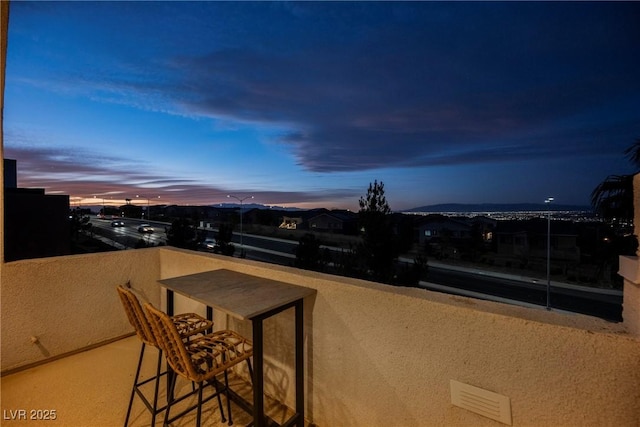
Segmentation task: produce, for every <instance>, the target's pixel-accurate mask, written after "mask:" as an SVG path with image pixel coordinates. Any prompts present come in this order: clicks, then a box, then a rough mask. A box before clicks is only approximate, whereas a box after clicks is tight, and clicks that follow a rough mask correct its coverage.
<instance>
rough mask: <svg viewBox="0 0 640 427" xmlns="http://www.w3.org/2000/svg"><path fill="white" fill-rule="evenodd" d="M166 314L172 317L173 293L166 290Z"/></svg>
mask: <svg viewBox="0 0 640 427" xmlns="http://www.w3.org/2000/svg"><path fill="white" fill-rule="evenodd" d="M167 314H168V315H169V316H173V291H172V290H171V289H169V288H167Z"/></svg>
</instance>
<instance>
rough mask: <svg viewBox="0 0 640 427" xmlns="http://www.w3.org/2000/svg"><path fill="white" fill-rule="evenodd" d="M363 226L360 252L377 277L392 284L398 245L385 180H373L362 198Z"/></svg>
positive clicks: (375, 277)
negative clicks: (385, 193) (385, 189)
mask: <svg viewBox="0 0 640 427" xmlns="http://www.w3.org/2000/svg"><path fill="white" fill-rule="evenodd" d="M359 204H360V211H359V213H358V215H359V220H360V229H361V231H362V244H361V245H360V246H359V248H358V249H359V250H358V252H359V254H360V256H361V258H362V259H363V261H364V265H365V266H366V268H367V273H370V274H372V275H373V277H374V279H375V280H377V281H381V282H384V283H390V282H391V281H392V280H393V276H394V273H395V260H396V258H397V256H398V254H397V245H396V242H395V236H394V233H393V224H392V222H391V208H390V207H389V204H388V203H387V199H386V197H385V195H384V183H383V182H382V181H380V183H378V181H377V180H376V181H374V182H373V183H369V189H368V190H367V195H366V196H365V197H360V201H359Z"/></svg>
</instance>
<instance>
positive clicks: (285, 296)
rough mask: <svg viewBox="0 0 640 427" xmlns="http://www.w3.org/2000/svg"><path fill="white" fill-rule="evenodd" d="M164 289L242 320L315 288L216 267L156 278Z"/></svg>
mask: <svg viewBox="0 0 640 427" xmlns="http://www.w3.org/2000/svg"><path fill="white" fill-rule="evenodd" d="M159 282H160V283H161V284H162V285H163V286H166V287H167V289H170V290H172V291H174V292H176V293H178V294H180V295H184V296H186V297H189V298H191V299H193V300H196V301H199V302H201V303H203V304H205V305H207V306H209V307H212V308H214V309H217V310H220V311H223V312H225V313H227V314H229V315H231V316H233V317H236V318H238V319H242V320H251V319H252V318H254V317H256V316H259V315H261V314H264V313H266V312H268V311H271V310H273V309H276V308H279V307H282V306H284V305H286V304H289V303H291V302H294V301H296V300H299V299H302V298H305V297H307V296H311V295H313V294H315V293H316V290H315V289H312V288H305V287H303V286H296V285H291V284H289V283H284V282H279V281H276V280H271V279H265V278H263V277H258V276H252V275H249V274H245V273H240V272H237V271H232V270H226V269H220V270H212V271H205V272H203V273H196V274H189V275H187V276H180V277H174V278H171V279H164V280H160V281H159Z"/></svg>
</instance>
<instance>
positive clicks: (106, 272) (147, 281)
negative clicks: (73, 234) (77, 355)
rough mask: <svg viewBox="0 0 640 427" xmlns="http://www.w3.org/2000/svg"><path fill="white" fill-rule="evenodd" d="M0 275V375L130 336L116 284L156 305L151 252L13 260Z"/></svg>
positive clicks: (155, 272)
mask: <svg viewBox="0 0 640 427" xmlns="http://www.w3.org/2000/svg"><path fill="white" fill-rule="evenodd" d="M1 274H2V275H1V282H0V283H1V289H2V294H1V295H2V299H1V300H0V303H1V305H0V310H1V311H0V320H1V325H2V344H1V349H2V353H1V355H2V370H3V371H6V370H7V369H11V368H15V367H18V366H22V365H25V364H29V363H34V362H38V361H40V360H45V359H47V358H50V357H55V356H58V355H61V354H64V353H68V352H71V351H74V350H77V349H80V348H83V347H87V346H90V345H93V344H96V343H100V342H103V341H105V340H109V339H112V338H115V337H118V336H121V335H124V334H127V333H130V332H131V331H132V328H131V326H130V325H129V323H128V322H127V319H126V316H125V314H124V311H123V309H122V306H121V303H120V300H119V299H118V296H117V293H116V290H115V287H116V286H117V285H119V284H124V283H126V282H127V281H130V282H131V285H132V286H133V287H136V288H138V289H140V290H141V291H142V292H143V293H144V294H145V295H148V297H149V298H150V299H151V301H153V302H155V303H157V304H159V299H158V291H157V286H156V285H155V281H156V279H157V277H158V274H159V265H158V251H157V250H153V249H143V250H129V251H119V252H109V253H100V254H89V255H77V256H66V257H53V258H40V259H33V260H24V261H16V262H11V263H6V264H4V265H3V269H2V273H1ZM31 337H37V338H38V342H37V343H33V342H32V341H31Z"/></svg>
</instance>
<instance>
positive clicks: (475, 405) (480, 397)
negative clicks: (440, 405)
mask: <svg viewBox="0 0 640 427" xmlns="http://www.w3.org/2000/svg"><path fill="white" fill-rule="evenodd" d="M450 381H451V403H453V404H454V405H456V406H459V407H460V408H464V409H466V410H469V411H471V412H475V413H476V414H479V415H482V416H484V417H487V418H491V419H492V420H496V421H500V422H501V423H504V424H508V425H511V401H510V400H509V398H508V397H507V396H503V395H501V394H497V393H493V392H491V391H488V390H484V389H481V388H478V387H474V386H472V385H469V384H464V383H461V382H459V381H455V380H450Z"/></svg>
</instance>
